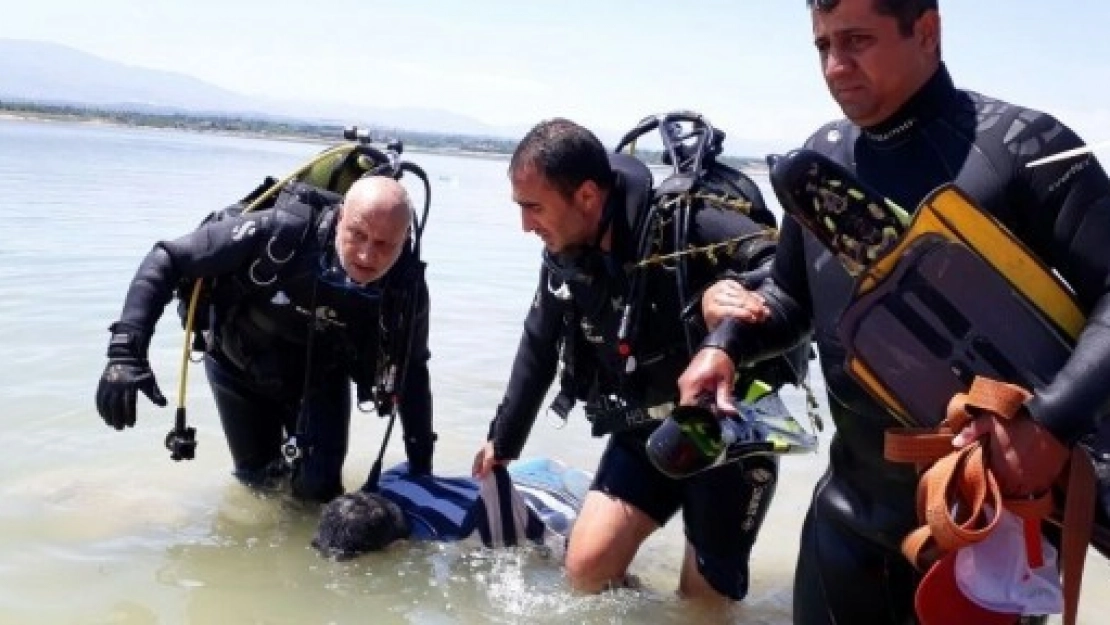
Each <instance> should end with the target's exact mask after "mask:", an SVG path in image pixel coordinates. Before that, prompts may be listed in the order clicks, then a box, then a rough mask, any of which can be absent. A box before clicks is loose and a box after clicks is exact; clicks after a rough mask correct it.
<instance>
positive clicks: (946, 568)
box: [914, 551, 1021, 625]
mask: <svg viewBox="0 0 1110 625" xmlns="http://www.w3.org/2000/svg"><path fill="white" fill-rule="evenodd" d="M914 608H915V609H916V611H917V619H918V622H919V623H920V625H1017V623H1018V621H1019V620H1020V619H1021V615H1020V614H1004V613H1001V612H992V611H990V610H987V609H986V608H983V607H980V606H979V604H977V603H975V602H974V601H972V600H971V599H968V598H967V596H966V595H964V593H963V592H962V591H961V590H960V587H959V585H957V584H956V551H952V552H951V553H949V554H947V555H945V556H944V557H943V558H941V559H940V560H939V561H938V562H937V563H936V564H934V565H933V566H932V568H930V569H929V572H928V573H926V574H925V578H924V579H922V580H921V585H920V586H918V587H917V596H916V597H915V600H914Z"/></svg>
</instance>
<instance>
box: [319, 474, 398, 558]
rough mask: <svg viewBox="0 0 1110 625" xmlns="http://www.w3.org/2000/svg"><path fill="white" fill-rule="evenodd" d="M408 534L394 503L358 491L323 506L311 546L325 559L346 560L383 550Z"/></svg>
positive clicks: (377, 495)
mask: <svg viewBox="0 0 1110 625" xmlns="http://www.w3.org/2000/svg"><path fill="white" fill-rule="evenodd" d="M410 531H411V530H410V528H409V525H408V522H407V521H406V520H405V515H404V513H403V512H401V509H400V508H399V507H398V506H397V504H395V503H393V502H392V501H390V500H389V499H386V498H385V497H383V496H381V495H379V494H377V493H367V492H363V491H358V492H354V493H347V494H346V495H341V496H339V497H336V498H335V499H333V500H331V502H329V503H328V504H327V505H326V506H324V509H323V511H322V512H321V514H320V525H319V526H318V527H317V528H316V536H315V537H314V538H313V539H312V546H313V547H315V548H316V549H317V550H319V551H320V553H322V554H323V555H325V556H327V557H330V558H336V559H337V560H346V559H348V558H353V557H355V556H357V555H360V554H363V553H367V552H370V551H380V550H382V549H385V548H386V547H388V546H389V545H390V543H392V542H394V541H396V540H400V539H402V538H406V537H408V535H409V533H410Z"/></svg>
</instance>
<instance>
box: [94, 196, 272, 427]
mask: <svg viewBox="0 0 1110 625" xmlns="http://www.w3.org/2000/svg"><path fill="white" fill-rule="evenodd" d="M268 219H271V218H270V217H268V216H267V215H261V214H260V215H258V216H251V217H249V218H238V219H233V220H230V219H229V220H226V221H214V222H209V223H207V224H206V225H204V226H202V227H201V228H200V229H198V230H196V231H194V232H192V233H190V234H188V235H186V236H183V237H181V238H179V239H175V240H173V241H163V242H159V243H158V244H156V245H155V246H154V249H153V250H151V252H150V253H149V254H147V256H146V258H144V259H143V262H142V263H141V264H140V265H139V269H138V271H137V272H136V274H135V277H134V279H133V280H132V281H131V286H130V287H129V289H128V292H127V297H126V298H125V300H124V305H123V312H122V313H121V314H120V318H119V321H117V322H116V323H113V324H112V325H111V327H110V328H109V329H110V330H111V332H112V336H111V338H110V339H109V341H108V353H107V356H108V364H107V365H106V366H105V367H104V373H102V374H101V376H100V382H99V384H98V385H97V390H96V408H97V412H98V413H100V416H101V417H102V418H103V419H104V421H105V423H107V424H108V425H109V426H111V427H114V428H115V429H117V430H122V429H123V428H125V427H131V426H133V425H135V403H136V402H135V399H136V395H137V392H138V391H141V392H143V393H144V394H145V395H146V396H147V397H148V398H149V399H150V400H151V401H152V402H154V403H155V404H156V405H158V406H165V405H166V398H165V397H164V396H163V395H162V392H161V390H160V389H159V388H158V384H157V382H156V381H155V377H154V372H153V371H152V370H151V367H150V363H149V361H148V360H147V348H148V347H149V345H150V339H151V336H152V335H153V334H154V326H155V325H156V324H157V322H158V319H159V318H160V317H161V316H162V311H163V310H164V309H165V307H166V304H167V303H169V301H170V299H171V298H172V297H173V292H174V289H176V288H177V286H178V284H179V282H180V281H181V280H182V279H183V278H199V277H207V276H212V275H219V274H224V273H230V272H231V271H234V270H235V269H237V268H238V267H239V266H240V265H241V264H242V263H243V262H244V260H245V259H246V258H248V257H249V255H250V254H256V253H257V252H256V250H257V247H258V242H259V241H264V240H266V238H267V237H268V232H269V227H268V224H264V222H266V221H267V220H268Z"/></svg>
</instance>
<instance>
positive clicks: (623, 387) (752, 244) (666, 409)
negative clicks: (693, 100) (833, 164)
mask: <svg viewBox="0 0 1110 625" xmlns="http://www.w3.org/2000/svg"><path fill="white" fill-rule="evenodd" d="M664 117H665V116H664ZM673 121H676V120H675V119H665V121H663V123H660V124H658V126H651V127H649V128H647V129H646V130H644V127H643V126H641V127H639V130H640V131H641V134H642V133H643V132H648V131H650V130H652V129H654V128H655V127H659V128H668V130H670V128H669V125H670V122H673ZM680 121H691V118H690V117H686V116H683V117H681V118H680ZM692 126H693V132H694V134H696V133H698V132H703V133H704V134H703V135H699V136H704V137H705V138H704V140H699V141H694V142H687V143H685V144H682V143H681V139H679V140H678V143H677V144H676V145H677V146H679V147H677V149H671V150H670V151H669V152H668V153H667V154H666V155H665V156H664V162H665V163H667V164H671V165H672V166H673V172H672V173H671V175H670V176H668V177H666V178H664V179H663V180H662V181H661V182H659V184H655V183H654V179H653V176H652V173H651V170H649V168H648V167H647V166H646V165H645V164H644V162H643V161H641V160H640V159H638V158H636V157H634V156H632V155H629V154H624V153H619V150H620V149H621V148H622V147H624V145H625V144H627V143H629V141H628V140H627V137H626V140H625V141H622V142H621V145H620V146H619V147H618V148H617V149H618V153H614V154H612V155H611V157H610V165H611V167H612V168H613V170H614V172H615V174H616V178H617V185H616V188H615V190H616V192H617V193H618V194H623V195H622V196H621V197H622V199H623V203H622V204H619V205H614V203H613V202H612V200H611V201H610V206H609V207H607V211H613V212H617V213H619V214H616V215H613V214H610V215H606V216H604V217H603V221H602V225H603V228H604V227H606V226H607V227H608V228H609V229H610V233H611V237H612V247H613V249H621V248H623V249H624V250H626V253H629V252H628V251H629V250H630V256H631V259H627V258H625V259H623V260H625V261H626V262H625V267H623V268H618V267H613V266H612V265H613V260H614V254H605V255H601V254H594V257H595V260H594V262H593V263H586V264H587V265H592V266H587V267H585V268H584V270H585V271H586V272H589V271H593V272H595V273H596V272H602V271H608V272H609V275H610V276H614V275H615V276H617V282H622V281H623V285H621V286H623V287H624V288H623V289H622V290H623V292H624V293H623V301H622V304H621V311H620V319H619V323H618V324H617V330H616V337H615V339H616V342H617V350H618V353H619V354H620V356H621V357H622V358H623V359H624V361H623V363H622V365H621V366H620V367H619V368H618V370H619V371H620V373H618V374H617V376H616V377H617V378H618V379H616V380H614V379H613V377H614V376H613V373H612V369H614V367H613V366H608V367H601V366H600V365H601V363H599V362H598V361H597V350H596V346H597V338H598V337H597V336H594V337H593V338H594V340H593V341H591V340H590V339H591V336H590V333H591V331H592V330H596V329H594V328H591V327H590V326H591V325H592V324H595V321H596V320H592V319H584V318H583V312H582V309H581V306H578V305H575V302H579V303H580V302H582V301H583V300H588V298H589V297H590V296H589V294H586V293H584V291H589V287H588V286H584V285H583V284H582V282H581V281H576V280H573V279H567V280H563V281H560V280H558V278H557V277H558V275H559V274H560V272H564V271H565V267H562V266H559V264H558V262H557V261H558V259H557V258H555V257H554V256H553V255H550V254H545V264H546V265H547V268H548V270H549V275H551V276H553V277H556V280H555V281H556V282H561V284H550V285H548V288H550V289H551V290H552V293H554V294H555V296H556V299H560V300H562V301H563V303H564V304H565V307H564V311H563V325H564V332H563V336H562V339H561V350H560V364H561V372H560V376H559V393H558V394H557V396H556V398H555V399H554V401H553V402H552V404H551V406H550V409H551V410H552V411H553V412H554V413H555V414H556V415H558V416H559V417H561V418H563V419H566V417H567V415H568V413H569V411H570V410H571V409H572V408H573V406H574V404H575V401H576V400H577V401H584V402H585V403H586V414H587V417H588V418H590V420H591V422H592V424H593V430H594V434H595V435H601V434H605V433H610V432H616V431H622V430H627V429H632V428H636V427H640V426H642V425H646V424H653V423H658V422H659V420H661V419H663V418H664V417H666V416H667V414H669V413H670V411H671V410H673V408H674V407H675V394H676V392H677V391H675V390H674V389H672V388H671V387H673V386H674V381H675V380H676V379H677V377H678V375H679V374H680V373H681V371H682V368H684V367H685V365H686V363H687V362H688V361H689V358H690V356H691V355H692V353H693V349H694V348H695V347H696V345H697V344H698V341H699V340H700V334H703V333H704V332H705V328H704V326H703V325H702V323H701V316H700V310H699V307H698V304H699V303H700V292H701V291H702V290H704V288H706V287H708V286H709V284H711V283H712V281H713V279H711V275H712V274H711V273H710V272H709V271H707V270H706V268H705V267H701V265H700V264H712V265H715V264H716V263H717V262H718V258H723V257H729V258H731V259H733V260H734V261H735V260H737V259H739V260H740V261H741V262H740V263H739V267H738V269H740V271H738V272H731V271H730V272H724V273H723V274H722V275H720V276H719V277H732V278H735V279H739V280H741V281H742V282H744V283H746V284H747V285H749V286H753V287H754V286H755V285H757V284H759V283H760V282H762V280H763V279H764V278H765V277H766V274H767V271H766V268H765V267H759V268H754V267H753V262H751V261H756V262H758V260H760V259H766V258H768V257H769V255H770V254H771V253H772V252H773V249H774V242H773V236H771V235H770V233H772V232H773V228H774V227H775V225H776V220H775V217H774V214H773V213H771V212H770V211H769V210H768V209H767V207H766V204H765V203H764V200H763V197H762V194H761V193H760V191H759V188H758V186H757V185H756V184H755V183H754V182H753V181H752V180H751V179H750V178H749V177H748V176H747V175H745V174H744V173H742V172H740V171H738V170H736V169H734V168H731V167H729V166H727V165H725V164H724V163H721V162H719V161H718V160H717V159H716V158H715V156H716V155H717V154H719V152H720V141H721V140H722V139H723V133H721V132H720V131H716V130H714V129H712V128H711V127H708V128H706V126H707V124H705V125H704V126H703V125H702V118H700V116H697V118H696V119H695V120H694V121H693V122H692ZM699 129H700V130H699ZM633 132H637V131H636V130H634V131H633ZM629 136H631V133H630V135H629ZM691 143H693V145H691ZM665 144H666V141H665ZM699 152H700V153H703V156H704V158H697V159H695V158H693V155H695V154H698V153H699ZM707 207H714V208H717V209H720V210H723V211H725V212H727V211H737V212H740V213H742V214H744V215H745V217H746V218H747V219H750V220H751V221H752V222H754V225H757V226H759V228H758V229H759V230H760V233H759V236H741V237H734V238H731V239H728V240H723V241H705V242H702V243H707V244H708V245H707V246H706V247H704V249H702V250H700V251H701V252H702V253H698V251H694V250H692V248H691V241H689V240H688V236H689V233H690V229H691V224H692V223H693V222H694V221H695V220H696V219H697V213H698V212H699V211H702V210H704V209H706V208H707ZM687 256H689V258H687ZM598 257H603V258H605V259H606V261H607V262H608V264H609V266H608V267H604V266H603V265H605V264H606V262H602V261H601V260H597V258H598ZM691 263H700V264H699V265H698V267H697V268H698V269H701V271H700V272H698V271H696V270H695V271H692V270H691ZM766 264H767V265H769V263H766ZM753 268H754V269H755V270H754V271H749V270H752V269H753ZM580 269H582V268H580ZM692 273H698V277H699V278H700V280H694V281H692V280H691V278H692V277H693V276H692V275H691V274H692ZM714 273H720V272H714ZM712 277H718V276H712ZM594 299H597V296H596V294H595V295H594ZM609 299H613V301H614V306H616V304H615V302H616V299H617V298H615V297H613V296H612V295H610V296H609ZM667 300H676V301H675V302H674V307H672V306H671V305H667V304H662V305H660V303H661V302H666V301H667ZM675 310H677V311H678V312H679V314H678V315H674V314H673V311H675ZM665 317H666V318H665ZM594 333H595V334H597V332H596V331H595V332H594ZM601 334H602V335H604V336H605V337H606V339H607V340H613V337H611V336H608V335H607V334H606V333H605V332H604V331H602V332H601ZM591 343H593V344H592V345H591ZM809 355H810V348H809V345H808V343H806V344H804V345H801V346H799V348H797V349H795V350H792V351H791V352H788V353H787V354H784V355H783V356H780V357H776V358H774V359H771V360H768V361H766V362H765V363H760V364H759V365H757V366H756V367H753V368H752V369H751V370H749V371H746V372H744V377H745V379H746V381H745V380H741V383H742V384H743V386H741V387H739V388H746V387H747V385H748V383H750V382H751V381H752V380H754V379H757V378H758V379H761V380H763V381H765V382H768V383H770V384H771V386H773V387H774V388H778V387H779V386H781V385H782V384H784V383H788V382H789V383H792V384H798V383H799V382H800V381H801V379H802V377H804V374H805V371H806V369H807V366H808V359H809ZM603 378H605V379H603ZM663 388H665V389H666V392H663ZM614 389H616V391H615V392H614Z"/></svg>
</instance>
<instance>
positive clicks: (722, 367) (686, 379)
mask: <svg viewBox="0 0 1110 625" xmlns="http://www.w3.org/2000/svg"><path fill="white" fill-rule="evenodd" d="M735 377H736V365H734V364H733V363H732V359H731V358H729V357H728V354H726V353H725V352H724V351H723V350H720V349H717V348H715V347H707V348H704V349H701V350H699V351H698V353H697V354H694V358H693V360H691V361H690V364H689V365H687V367H686V371H683V372H682V375H681V376H680V377H679V378H678V397H679V400H678V401H679V403H680V404H682V405H683V406H693V405H696V404H698V403H700V402H699V400H700V398H702V397H705V396H707V395H708V396H710V397H716V403H717V409H718V411H719V412H720V413H721V414H734V413H735V412H736V407H735V406H733V404H732V386H733V380H734V379H735Z"/></svg>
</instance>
